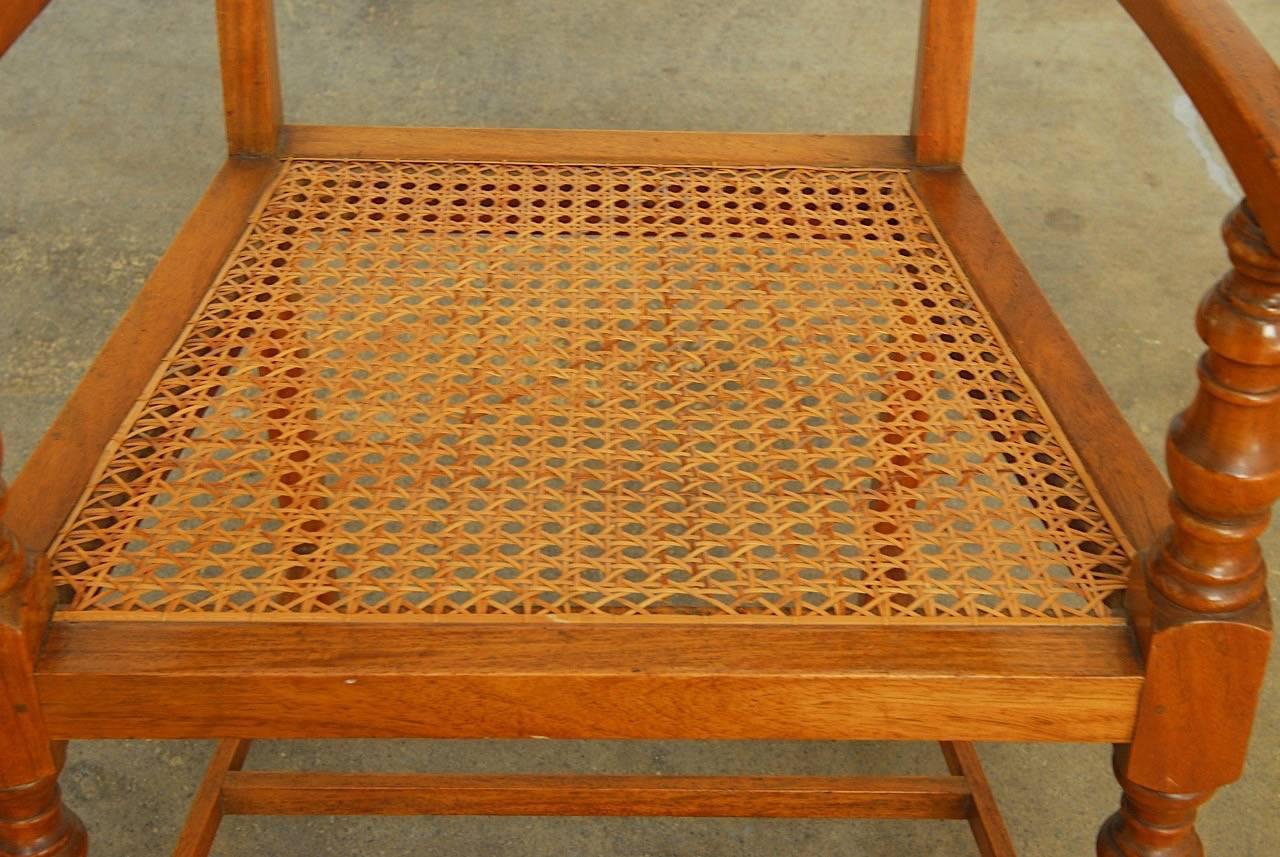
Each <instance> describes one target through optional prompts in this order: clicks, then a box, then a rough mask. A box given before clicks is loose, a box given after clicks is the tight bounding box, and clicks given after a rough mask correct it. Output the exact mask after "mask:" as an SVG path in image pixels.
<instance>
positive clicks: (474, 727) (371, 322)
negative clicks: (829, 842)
mask: <svg viewBox="0 0 1280 857" xmlns="http://www.w3.org/2000/svg"><path fill="white" fill-rule="evenodd" d="M47 2H48V0H6V3H3V4H0V54H2V53H3V52H4V51H5V50H7V48H8V47H9V45H10V44H11V43H12V42H13V41H14V39H16V38H17V36H18V35H19V34H20V33H21V32H22V30H23V29H24V28H25V27H26V25H27V24H28V23H29V22H30V21H31V20H32V19H33V18H34V17H35V16H36V15H37V14H38V13H39V11H40V10H41V9H42V8H43V7H44V6H45V5H46V3H47ZM1121 2H1122V5H1124V6H1125V7H1126V8H1127V9H1128V10H1129V12H1130V13H1131V15H1132V16H1133V17H1134V18H1135V19H1136V21H1137V23H1138V24H1139V25H1140V26H1141V27H1142V29H1143V30H1144V31H1145V32H1146V33H1147V35H1148V36H1149V37H1150V39H1151V41H1152V42H1153V43H1154V44H1155V46H1156V47H1157V48H1158V49H1159V51H1160V52H1161V54H1162V56H1163V57H1164V59H1165V60H1166V62H1167V63H1168V65H1169V66H1170V68H1171V69H1172V71H1173V72H1174V74H1175V75H1176V76H1177V77H1178V79H1179V81H1180V82H1181V83H1182V85H1183V87H1184V88H1185V89H1186V92H1187V94H1188V96H1189V98H1190V99H1191V101H1192V103H1193V104H1194V105H1195V106H1196V107H1197V108H1198V109H1199V110H1200V112H1201V114H1202V115H1203V117H1204V118H1205V121H1206V122H1207V124H1208V125H1209V127H1210V129H1211V130H1212V131H1213V133H1214V135H1215V137H1216V139H1217V141H1218V142H1219V144H1220V145H1221V148H1222V151H1223V154H1224V155H1225V157H1226V159H1227V160H1228V162H1229V164H1230V166H1231V168H1232V170H1233V172H1234V174H1235V175H1236V177H1237V178H1238V179H1239V181H1240V184H1241V185H1242V186H1243V188H1244V190H1245V193H1246V196H1247V199H1246V200H1245V201H1244V202H1243V203H1242V204H1241V205H1240V206H1239V207H1237V208H1236V209H1235V210H1234V211H1233V212H1232V213H1231V214H1230V215H1229V217H1228V219H1227V221H1226V224H1225V227H1224V232H1223V234H1224V238H1225V240H1226V245H1227V250H1228V254H1229V256H1230V260H1231V269H1230V271H1229V273H1228V274H1227V275H1226V276H1225V277H1224V278H1223V279H1222V281H1221V282H1220V283H1218V284H1217V285H1216V286H1215V287H1214V288H1213V289H1212V290H1211V291H1210V293H1209V294H1208V296H1207V297H1206V298H1205V299H1204V300H1203V302H1202V303H1201V306H1200V310H1199V314H1198V317H1197V318H1198V325H1199V332H1200V334H1201V336H1202V338H1203V339H1204V341H1205V343H1206V344H1207V346H1208V350H1207V352H1206V353H1205V355H1204V357H1203V359H1202V360H1201V363H1200V367H1199V376H1200V384H1199V387H1198V391H1197V393H1196V397H1195V399H1194V400H1193V402H1192V404H1191V405H1190V406H1189V407H1188V408H1187V409H1186V410H1185V411H1184V412H1183V413H1182V414H1181V415H1179V416H1178V417H1177V418H1176V419H1175V421H1174V423H1173V425H1172V427H1171V429H1170V432H1169V439H1168V444H1167V458H1168V473H1169V476H1170V482H1171V483H1172V491H1170V485H1169V484H1168V483H1166V482H1165V480H1164V478H1163V477H1162V476H1161V474H1160V472H1159V470H1158V469H1157V468H1156V467H1155V465H1154V464H1153V463H1152V461H1151V460H1150V458H1149V457H1148V456H1147V455H1146V453H1145V452H1144V450H1143V448H1142V446H1141V445H1140V444H1139V442H1138V441H1137V439H1136V438H1135V436H1134V434H1133V432H1132V431H1131V430H1130V429H1129V428H1128V426H1126V425H1125V423H1124V420H1123V418H1122V416H1121V414H1120V412H1119V410H1118V409H1117V408H1116V407H1115V405H1114V404H1113V403H1112V402H1111V401H1110V399H1109V398H1108V397H1107V394H1106V392H1105V390H1104V389H1103V387H1102V385H1101V384H1100V383H1099V381H1098V379H1097V378H1096V377H1095V376H1094V374H1093V372H1092V371H1091V370H1090V369H1089V367H1088V365H1087V364H1086V362H1085V360H1084V358H1083V356H1082V355H1081V353H1080V351H1079V350H1078V349H1077V348H1076V347H1075V346H1074V345H1073V344H1072V342H1071V339H1070V337H1069V336H1068V334H1067V332H1066V330H1065V329H1064V328H1063V326H1062V324H1061V323H1060V322H1059V321H1058V319H1057V318H1056V316H1055V315H1054V313H1053V311H1052V309H1051V308H1050V306H1049V304H1048V302H1047V301H1046V300H1045V298H1044V297H1043V295H1042V294H1041V293H1040V292H1039V291H1038V289H1037V288H1036V286H1035V283H1034V282H1033V281H1032V279H1031V277H1030V275H1029V273H1028V271H1027V269H1026V268H1025V266H1023V264H1022V263H1021V262H1020V261H1019V259H1018V256H1017V255H1016V253H1015V252H1014V251H1013V249H1012V247H1010V245H1009V243H1008V241H1007V239H1006V238H1005V236H1004V234H1003V233H1002V232H1001V230H1000V228H999V226H998V225H997V224H996V222H995V220H994V218H993V217H992V216H991V214H990V212H989V211H988V210H987V208H986V207H985V205H984V204H983V202H982V201H981V198H980V197H979V195H978V193H977V191H976V190H975V189H974V187H973V186H972V184H971V183H970V181H969V178H968V177H967V175H966V173H965V172H964V170H963V168H962V166H961V160H962V155H963V150H964V141H965V121H966V118H965V117H966V112H967V105H968V87H969V73H970V67H971V53H972V48H973V40H974V25H975V12H976V8H975V6H976V4H975V0H924V3H923V13H922V16H921V29H920V33H921V38H920V59H919V64H918V73H917V78H916V87H915V97H914V103H913V106H912V109H911V126H910V131H909V133H906V134H901V135H896V136H847V135H824V134H721V133H684V132H662V133H652V132H617V131H549V130H532V129H525V130H511V129H507V130H502V129H456V128H455V129H441V128H393V127H359V126H352V127H347V126H309V125H297V124H289V123H287V122H286V121H285V119H284V110H283V102H282V96H281V90H280V84H279V75H278V70H277V61H276V47H275V28H274V19H273V12H272V3H271V0H216V6H217V10H218V34H219V44H220V53H221V59H222V63H221V65H222V82H223V93H224V101H225V107H226V120H227V143H228V158H227V161H226V163H225V164H224V165H223V167H222V169H221V170H220V171H219V173H218V174H217V176H215V178H214V180H213V182H212V183H211V185H210V187H209V190H208V191H207V192H206V194H205V196H204V197H203V198H202V200H201V201H200V203H199V204H198V205H197V207H196V209H195V211H194V212H193V213H192V215H191V217H190V219H189V220H188V221H187V223H186V225H185V226H184V227H183V228H182V230H181V231H180V232H179V233H178V235H177V238H176V239H175V240H174V242H173V244H172V245H171V247H170V249H169V251H168V252H167V253H166V254H165V256H164V257H163V258H162V259H161V261H160V262H159V264H158V265H157V266H156V268H155V270H154V271H153V273H152V274H151V276H150V278H149V279H148V280H147V282H146V284H145V285H144V286H143V287H142V289H141V291H140V292H139V294H138V296H137V298H136V299H135V302H134V303H133V305H132V307H131V308H130V310H129V311H128V313H127V314H126V315H125V316H124V317H123V319H122V320H121V321H120V324H119V326H118V327H117V329H116V330H115V332H114V333H113V334H112V336H111V338H110V339H109V340H108V342H107V343H106V345H105V346H104V347H103V349H102V351H101V353H100V354H99V356H98V358H97V359H96V360H95V362H94V363H93V365H92V367H91V368H90V370H89V372H88V373H87V374H86V376H85V378H84V380H83V382H82V383H81V385H80V386H79V387H78V388H77V390H76V391H75V392H74V393H73V394H72V396H71V397H70V398H69V399H68V401H67V404H66V406H65V407H64V409H63V411H62V412H61V414H60V415H59V417H58V418H57V420H56V421H55V422H54V424H53V426H52V427H51V428H50V430H49V431H48V433H47V434H46V435H45V437H44V439H43V440H42V441H41V443H40V444H39V446H38V447H37V448H36V449H35V451H34V453H33V454H32V455H31V456H30V458H29V460H28V461H27V462H26V464H25V466H24V467H23V470H22V472H21V473H20V474H19V476H18V478H17V479H16V480H15V481H14V483H13V485H12V487H9V488H7V487H6V486H5V485H4V483H3V482H0V855H10V854H12V855H23V857H84V855H85V854H86V849H87V844H86V842H87V840H86V833H85V829H84V826H83V825H82V824H81V823H80V821H79V819H78V818H77V817H76V816H75V815H74V813H72V812H71V811H70V810H68V809H67V808H66V807H65V806H64V805H63V803H62V801H61V797H60V792H59V789H58V784H57V783H58V775H59V772H60V770H61V768H62V766H63V764H64V761H65V741H66V740H68V739H98V738H139V737H141V738H157V739H160V738H173V739H179V738H209V737H217V738H220V739H222V740H221V743H220V744H219V746H218V748H217V750H216V751H215V752H214V754H213V758H212V761H211V763H210V766H209V769H208V772H207V774H206V776H205V779H204V781H203V783H202V785H201V787H200V789H199V790H198V792H197V794H196V797H195V799H194V801H193V803H192V808H191V813H190V816H189V818H188V821H187V824H186V826H185V827H184V828H183V831H182V833H181V834H180V836H179V844H178V848H177V851H176V854H177V855H178V857H204V855H207V854H209V853H210V849H211V847H212V844H213V841H214V837H215V835H216V833H217V829H218V824H219V822H220V820H221V818H222V817H223V816H224V815H226V814H263V815H271V814H276V815H307V814H312V815H316V814H356V815H360V814H372V815H394V814H403V815H445V814H458V815H465V814H477V815H495V814H496V815H671V816H720V817H771V818H784V817H805V818H852V817H870V818H904V819H906V818H938V819H943V818H946V819H967V820H968V821H969V823H970V824H971V826H972V829H973V831H974V834H975V838H976V841H977V844H978V849H979V851H980V852H981V853H982V854H983V856H984V857H1012V853H1013V845H1012V842H1011V840H1010V837H1009V835H1008V831H1007V830H1006V829H1005V828H1004V825H1003V823H1002V822H1001V820H1000V817H999V813H998V811H997V808H996V804H995V801H994V797H993V796H992V793H991V789H990V786H989V784H988V783H987V781H986V779H985V776H984V775H983V773H982V770H981V766H980V764H979V761H978V757H977V754H976V751H975V750H974V748H973V746H972V743H971V742H973V741H1056V742H1095V743H1111V744H1115V745H1116V746H1117V749H1116V753H1115V771H1116V774H1117V776H1118V779H1119V781H1120V784H1121V786H1122V788H1123V789H1124V792H1125V798H1124V800H1123V802H1122V805H1121V809H1120V811H1119V812H1117V813H1116V814H1115V815H1113V816H1112V817H1111V818H1110V819H1109V820H1108V821H1107V822H1106V823H1105V824H1104V825H1103V827H1102V829H1101V832H1100V833H1099V835H1098V840H1097V841H1098V854H1099V855H1100V857H1171V855H1177V857H1201V855H1202V853H1203V850H1202V848H1201V845H1200V842H1199V839H1198V837H1197V835H1196V833H1195V828H1194V822H1195V816H1196V811H1197V808H1198V807H1199V806H1200V805H1201V804H1203V803H1204V802H1205V801H1206V800H1207V799H1208V798H1209V796H1210V795H1211V794H1213V792H1214V791H1215V790H1216V789H1218V788H1220V787H1221V786H1223V785H1226V784H1228V783H1230V782H1233V781H1234V780H1235V779H1237V778H1238V777H1239V776H1240V774H1241V771H1242V768H1243V764H1244V759H1245V754H1246V748H1247V744H1248V737H1249V729H1250V725H1251V722H1252V719H1253V716H1254V712H1255V709H1256V706H1257V703H1258V699H1259V693H1260V686H1261V682H1262V677H1263V674H1264V668H1265V663H1266V658H1267V653H1268V647H1269V644H1270V640H1271V619H1270V615H1269V613H1268V606H1267V605H1268V601H1267V596H1266V578H1267V575H1266V567H1265V564H1264V562H1263V558H1262V554H1261V548H1260V546H1259V536H1260V534H1261V533H1262V531H1263V530H1264V529H1265V528H1266V526H1267V521H1268V516H1269V514H1270V508H1271V506H1272V505H1273V504H1274V502H1275V500H1276V499H1277V498H1278V497H1280V447H1277V443H1276V439H1277V438H1278V437H1280V253H1277V252H1276V248H1280V160H1277V158H1276V155H1275V153H1276V152H1277V151H1280V69H1277V67H1276V65H1275V63H1274V62H1273V61H1272V60H1271V58H1270V57H1269V56H1268V55H1267V53H1266V52H1265V50H1263V48H1262V47H1261V46H1260V45H1259V44H1258V43H1257V41H1256V40H1255V39H1253V38H1252V37H1251V36H1250V35H1249V33H1248V31H1247V29H1245V27H1244V25H1243V24H1242V23H1241V22H1240V21H1239V19H1238V18H1237V17H1236V16H1235V15H1234V13H1233V12H1232V11H1231V9H1230V8H1229V6H1228V5H1227V4H1226V2H1225V0H1121ZM1033 190H1034V189H1033V188H1028V189H1027V192H1028V193H1030V192H1031V191H1033ZM1138 255H1139V256H1140V255H1141V254H1138ZM1112 297H1113V296H1110V295H1109V296H1108V299H1112ZM1136 347H1137V346H1135V348H1136ZM1141 347H1142V348H1148V347H1149V346H1148V345H1145V344H1144V345H1142V346H1141ZM405 737H411V738H433V739H456V738H483V739H520V738H537V739H576V740H594V739H611V740H612V739H655V740H668V739H676V740H702V739H718V740H725V739H742V740H764V739H784V740H840V741H859V740H873V741H908V740H928V741H937V742H939V743H940V744H941V745H942V749H943V753H944V756H945V760H946V764H947V769H948V771H949V774H948V775H945V776H900V777H867V776H841V777H805V776H746V777H743V776H716V777H707V776H698V777H685V776H652V777H650V776H614V775H609V776H600V775H593V776H574V775H566V774H547V775H503V776H486V775H470V774H424V773H404V774H346V773H334V772H315V771H312V772H280V771H264V770H260V769H256V768H255V766H254V765H250V764H248V763H247V761H246V759H247V757H248V755H249V752H250V742H251V741H253V740H258V739H281V738H306V739H327V738H405Z"/></svg>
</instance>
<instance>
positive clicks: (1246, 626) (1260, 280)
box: [1099, 206, 1280, 857]
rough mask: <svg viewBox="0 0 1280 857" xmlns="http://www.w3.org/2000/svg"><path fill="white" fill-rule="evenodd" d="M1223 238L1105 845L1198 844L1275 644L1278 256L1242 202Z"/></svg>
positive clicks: (1170, 449) (1147, 851)
mask: <svg viewBox="0 0 1280 857" xmlns="http://www.w3.org/2000/svg"><path fill="white" fill-rule="evenodd" d="M1223 235H1224V237H1225V239H1226V243H1227V249H1228V252H1229V254H1230V257H1231V261H1232V264H1233V270H1232V271H1231V272H1230V273H1229V274H1228V275H1227V276H1226V277H1225V278H1224V279H1223V280H1222V282H1221V283H1219V284H1218V285H1217V286H1216V287H1215V288H1214V289H1213V290H1212V291H1210V293H1209V294H1208V295H1207V296H1206V297H1205V299H1204V301H1203V302H1202V303H1201V305H1200V312H1199V315H1198V316H1197V322H1198V324H1197V326H1198V329H1199V331H1200V336H1201V338H1202V339H1203V340H1204V341H1205V344H1206V345H1208V346H1209V350H1208V352H1207V353H1206V354H1205V355H1204V357H1203V359H1202V360H1201V362H1200V388H1199V391H1198V392H1197V394H1196V398H1195V400H1194V401H1193V402H1192V404H1191V406H1190V407H1189V408H1187V410H1186V411H1184V412H1183V413H1182V414H1180V415H1179V416H1178V417H1177V419H1175V420H1174V422H1173V425H1172V427H1171V428H1170V430H1169V440H1168V444H1167V447H1166V449H1167V455H1168V465H1169V475H1170V479H1171V481H1172V482H1173V495H1172V498H1171V500H1170V507H1171V509H1172V512H1173V525H1172V527H1171V528H1170V529H1169V531H1168V533H1167V535H1166V536H1165V537H1164V539H1163V540H1162V541H1161V542H1160V543H1159V545H1157V546H1156V548H1155V549H1154V550H1153V551H1152V552H1151V553H1150V554H1149V555H1148V556H1147V557H1146V561H1145V562H1144V568H1145V569H1146V580H1147V590H1148V594H1149V597H1150V599H1151V616H1152V628H1151V638H1150V645H1149V648H1148V650H1147V676H1148V681H1147V686H1146V688H1145V690H1144V692H1143V697H1142V702H1141V706H1140V709H1139V714H1138V722H1137V725H1136V728H1135V732H1134V737H1133V742H1132V746H1131V747H1130V748H1129V749H1128V751H1127V752H1126V753H1123V754H1121V755H1120V756H1118V762H1117V771H1118V773H1119V775H1120V779H1121V782H1122V783H1123V784H1124V787H1125V795H1126V798H1125V803H1124V805H1123V808H1122V810H1121V812H1120V813H1119V814H1118V815H1117V816H1115V817H1113V818H1112V820H1111V821H1110V822H1108V825H1107V826H1106V827H1104V828H1103V832H1102V835H1101V838H1100V840H1099V841H1100V843H1105V844H1106V848H1104V849H1102V850H1103V851H1104V853H1107V854H1115V855H1126V857H1130V855H1132V857H1147V855H1155V854H1166V853H1177V854H1184V853H1185V854H1198V853H1200V850H1201V849H1200V845H1199V840H1198V839H1197V837H1196V836H1195V833H1194V830H1193V827H1192V824H1193V822H1194V818H1195V808H1196V807H1197V806H1198V805H1199V804H1200V803H1202V802H1203V801H1204V800H1207V799H1208V796H1209V795H1210V794H1212V792H1213V790H1214V789H1216V788H1218V787H1219V786H1223V785H1226V784H1228V783H1230V782H1233V781H1234V780H1236V779H1237V778H1238V777H1239V776H1240V774H1241V772H1242V771H1243V769H1244V759H1245V752H1246V749H1247V747H1248V741H1249V732H1250V730H1251V727H1252V724H1253V718H1254V711H1255V710H1256V708H1257V704H1258V696H1259V694H1260V692H1261V688H1262V678H1263V675H1264V673H1265V667H1266V660H1267V653H1268V651H1269V650H1270V647H1271V615H1270V607H1269V603H1268V602H1267V599H1266V576H1267V570H1266V564H1265V562H1264V560H1263V556H1262V549H1261V546H1260V545H1259V544H1258V538H1259V537H1260V536H1261V535H1262V533H1263V532H1264V531H1265V530H1266V528H1267V524H1268V522H1269V521H1270V517H1271V507H1272V506H1273V505H1274V503H1275V501H1276V500H1277V499H1280V442H1277V438H1280V255H1278V254H1277V253H1276V252H1275V251H1274V250H1272V248H1271V247H1270V246H1269V244H1268V241H1267V238H1266V235H1265V234H1264V233H1263V231H1262V228H1261V227H1260V226H1259V224H1258V222H1257V221H1256V220H1255V219H1254V217H1253V214H1252V212H1251V211H1250V210H1249V209H1248V207H1246V206H1241V207H1240V208H1239V209H1237V210H1236V211H1235V212H1233V213H1232V214H1231V216H1230V217H1228V218H1227V222H1226V225H1225V227H1224V229H1223ZM1175 821H1176V824H1175V823H1174V822H1175ZM1108 849H1109V850H1108Z"/></svg>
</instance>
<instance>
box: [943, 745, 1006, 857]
mask: <svg viewBox="0 0 1280 857" xmlns="http://www.w3.org/2000/svg"><path fill="white" fill-rule="evenodd" d="M942 755H943V756H945V757H946V760H947V769H948V770H950V771H951V773H952V775H954V776H958V777H963V778H964V780H965V782H967V783H968V785H969V788H970V789H971V790H972V792H973V803H972V806H971V807H970V810H969V815H968V818H969V827H970V829H971V830H972V831H973V838H974V840H975V841H976V842H977V844H978V852H979V853H980V854H982V857H1017V850H1016V849H1015V848H1014V847H1013V839H1012V838H1011V837H1010V836H1009V829H1008V827H1006V826H1005V823H1004V817H1003V816H1002V815H1001V814H1000V807H999V806H997V805H996V798H995V794H993V793H992V791H991V783H990V782H989V781H988V780H987V774H986V771H984V770H983V769H982V760H981V759H979V758H978V751H977V749H976V748H975V747H974V746H973V745H972V744H968V743H965V742H962V741H961V742H944V743H943V744H942Z"/></svg>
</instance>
